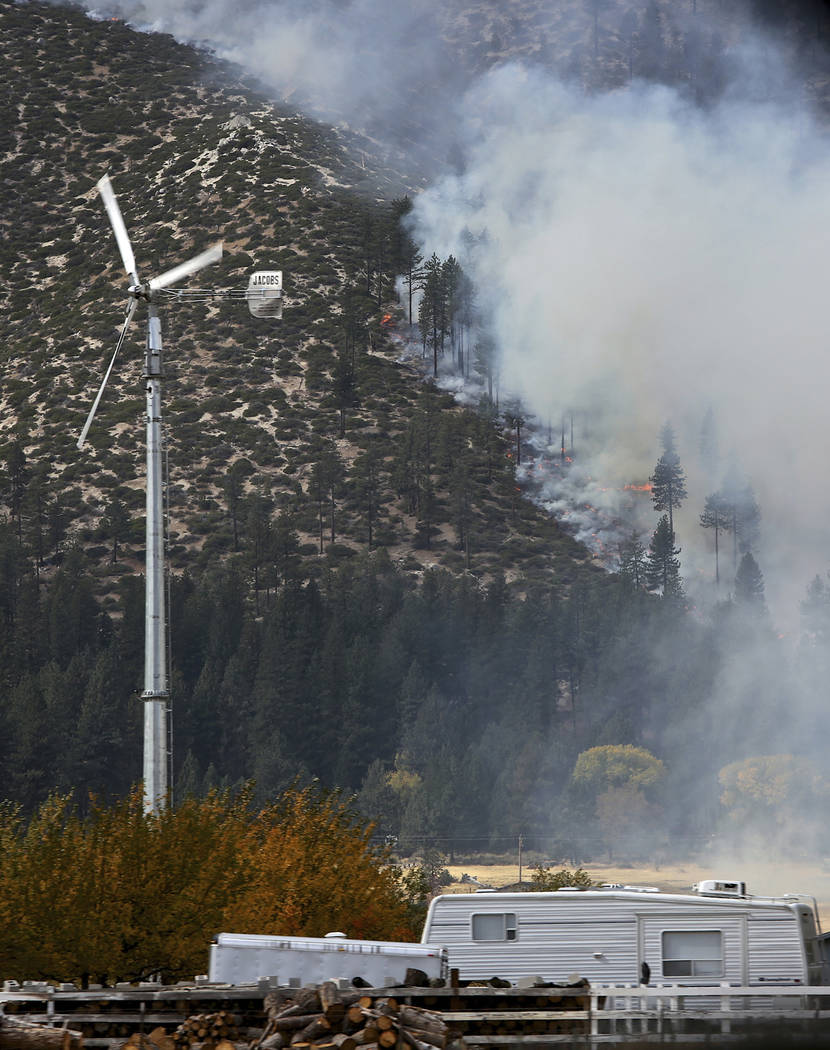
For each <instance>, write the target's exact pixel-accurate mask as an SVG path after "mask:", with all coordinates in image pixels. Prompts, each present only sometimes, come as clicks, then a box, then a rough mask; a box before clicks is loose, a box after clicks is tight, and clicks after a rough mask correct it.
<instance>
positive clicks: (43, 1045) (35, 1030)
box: [0, 1017, 84, 1050]
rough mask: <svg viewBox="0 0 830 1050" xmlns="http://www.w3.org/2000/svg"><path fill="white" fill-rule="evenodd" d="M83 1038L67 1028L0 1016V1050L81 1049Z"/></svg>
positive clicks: (78, 1033)
mask: <svg viewBox="0 0 830 1050" xmlns="http://www.w3.org/2000/svg"><path fill="white" fill-rule="evenodd" d="M83 1045H84V1038H83V1036H82V1035H81V1033H80V1032H74V1031H71V1030H70V1029H69V1028H46V1027H44V1026H43V1025H39V1024H31V1023H28V1022H26V1021H18V1020H17V1019H14V1020H12V1018H11V1017H0V1050H81V1048H82V1047H83Z"/></svg>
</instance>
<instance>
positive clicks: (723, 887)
mask: <svg viewBox="0 0 830 1050" xmlns="http://www.w3.org/2000/svg"><path fill="white" fill-rule="evenodd" d="M692 891H693V892H694V893H699V894H700V895H701V896H703V897H745V896H746V883H745V882H727V881H726V880H724V879H704V880H703V882H696V883H695V884H694V886H692Z"/></svg>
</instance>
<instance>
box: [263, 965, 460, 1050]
mask: <svg viewBox="0 0 830 1050" xmlns="http://www.w3.org/2000/svg"><path fill="white" fill-rule="evenodd" d="M265 1007H266V1013H267V1016H268V1022H267V1025H266V1028H265V1031H264V1032H263V1036H262V1039H261V1040H260V1041H259V1042H258V1043H257V1044H254V1046H255V1048H256V1050H282V1048H283V1047H289V1046H290V1047H293V1048H295V1050H312V1048H313V1050H317V1048H320V1050H322V1048H323V1047H325V1048H327V1050H356V1048H357V1047H360V1048H362V1050H391V1048H392V1047H406V1048H408V1050H430V1048H431V1047H437V1048H438V1050H444V1048H445V1047H446V1045H447V1042H448V1038H449V1036H448V1028H447V1025H446V1024H445V1023H444V1020H443V1019H442V1017H441V1015H440V1014H438V1013H435V1012H434V1011H432V1010H424V1009H422V1008H420V1007H417V1006H407V1005H406V1004H404V1003H401V1002H398V1000H397V999H395V998H394V997H392V996H389V995H381V996H373V995H370V994H368V993H366V994H361V993H360V992H341V991H340V989H339V988H338V987H337V985H336V984H335V982H334V981H325V982H324V983H323V984H321V985H320V987H319V988H302V989H299V990H298V992H297V993H296V994H295V995H294V997H293V998H292V999H290V1000H287V1001H286V999H285V997H284V995H282V994H278V993H277V994H274V995H269V996H268V997H267V998H266V1000H265Z"/></svg>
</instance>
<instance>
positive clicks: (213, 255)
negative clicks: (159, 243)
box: [147, 241, 222, 291]
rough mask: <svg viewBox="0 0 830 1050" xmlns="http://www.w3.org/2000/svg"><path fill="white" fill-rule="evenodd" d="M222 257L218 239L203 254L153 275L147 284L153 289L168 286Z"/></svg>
mask: <svg viewBox="0 0 830 1050" xmlns="http://www.w3.org/2000/svg"><path fill="white" fill-rule="evenodd" d="M221 258H222V242H221V241H217V242H216V244H212V245H211V246H210V247H209V248H207V249H206V250H205V251H203V252H201V254H199V255H194V257H193V258H192V259H189V260H188V261H187V262H183V263H179V265H178V266H174V267H173V269H172V270H167V271H166V272H165V273H162V274H159V276H158V277H153V278H152V279H151V280H150V281H148V282H147V284H148V286H149V288H151V289H152V290H153V291H156V290H157V289H159V288H167V287H169V285H171V284H175V283H176V282H177V281H181V280H182V279H183V278H184V277H189V276H190V275H191V274H192V273H198V271H199V270H203V269H204V268H205V267H206V266H210V265H211V263H215V262H219V260H220V259H221Z"/></svg>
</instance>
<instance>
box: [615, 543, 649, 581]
mask: <svg viewBox="0 0 830 1050" xmlns="http://www.w3.org/2000/svg"><path fill="white" fill-rule="evenodd" d="M619 550H620V576H622V578H623V579H624V580H626V581H627V582H628V583H629V584H630V585H631V586H632V587H634V588H635V589H636V590H640V588H641V587H644V586H645V583H646V568H647V561H646V549H645V547H644V546H643V544H642V542H641V541H640V537H639V535H638V534H637V533H636V532H632V533H631V535H630V536H628V537H627V538H626V539H624V540H622V541H621V542H620V547H619Z"/></svg>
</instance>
